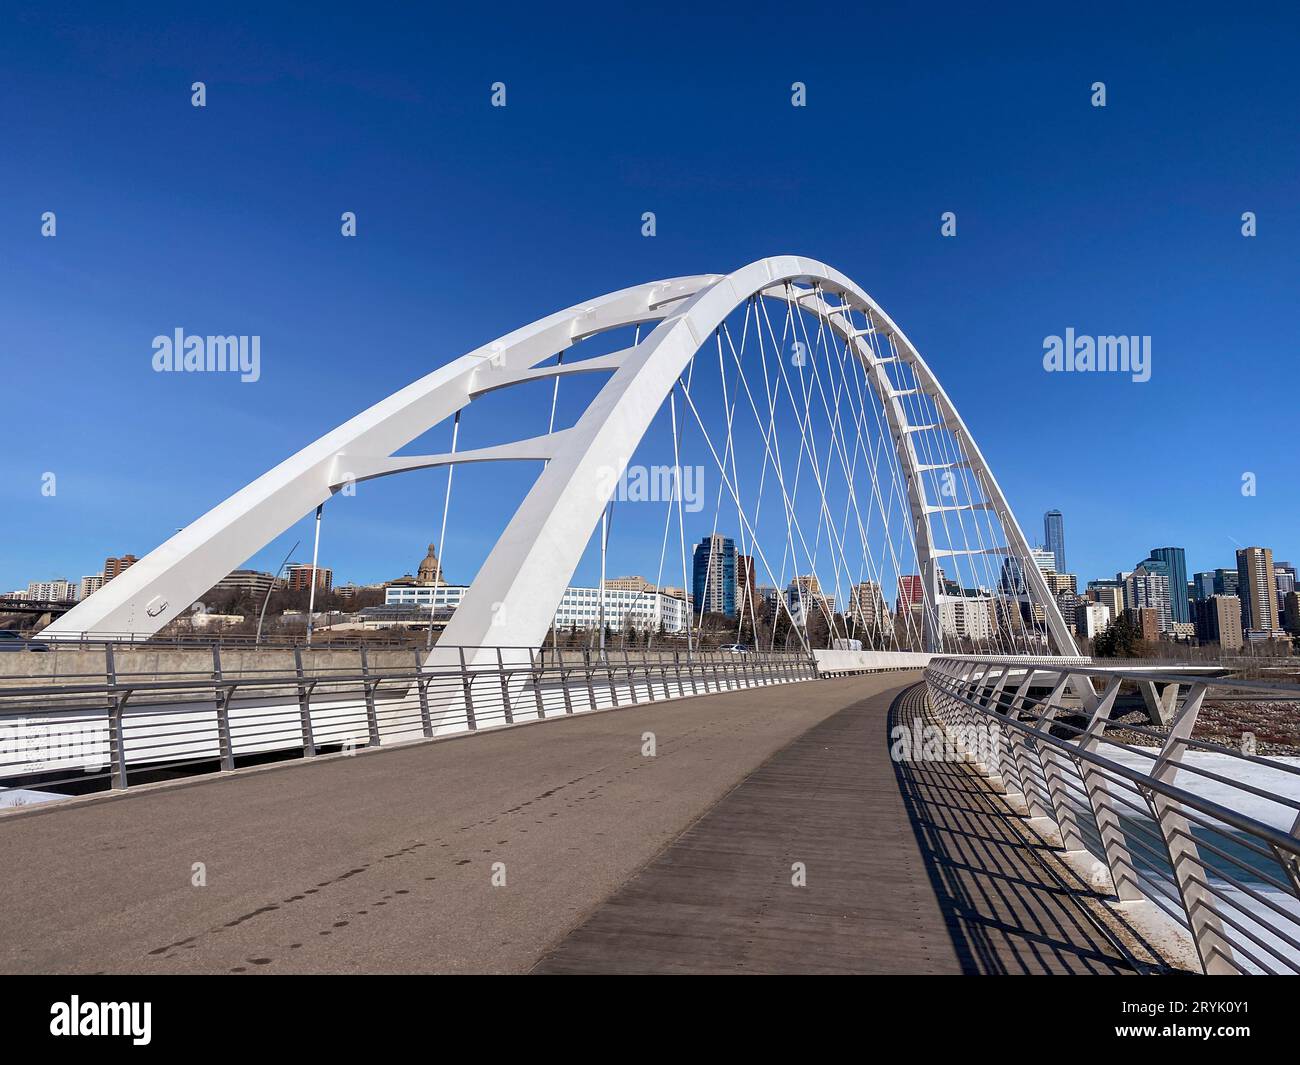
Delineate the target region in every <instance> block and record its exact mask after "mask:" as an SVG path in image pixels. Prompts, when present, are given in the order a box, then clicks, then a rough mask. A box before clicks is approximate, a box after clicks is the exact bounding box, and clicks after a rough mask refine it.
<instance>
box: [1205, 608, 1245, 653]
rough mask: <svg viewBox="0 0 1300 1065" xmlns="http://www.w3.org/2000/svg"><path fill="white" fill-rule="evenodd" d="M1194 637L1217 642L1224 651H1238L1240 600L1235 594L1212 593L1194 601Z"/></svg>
mask: <svg viewBox="0 0 1300 1065" xmlns="http://www.w3.org/2000/svg"><path fill="white" fill-rule="evenodd" d="M1195 614H1196V638H1197V639H1198V640H1200V641H1201V642H1202V643H1217V644H1218V645H1219V647H1220V648H1221V649H1222V650H1224V651H1240V650H1241V648H1242V646H1243V641H1242V632H1241V600H1239V599H1238V598H1237V597H1236V596H1235V595H1212V596H1210V597H1209V598H1208V599H1198V600H1197V601H1196V611H1195Z"/></svg>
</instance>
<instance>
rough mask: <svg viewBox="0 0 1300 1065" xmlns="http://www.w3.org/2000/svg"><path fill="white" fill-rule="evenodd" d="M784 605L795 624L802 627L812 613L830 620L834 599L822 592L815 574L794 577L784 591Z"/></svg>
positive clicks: (833, 611) (833, 608)
mask: <svg viewBox="0 0 1300 1065" xmlns="http://www.w3.org/2000/svg"><path fill="white" fill-rule="evenodd" d="M785 603H786V606H787V607H789V609H790V616H791V617H792V618H794V620H795V622H796V624H799V625H804V624H806V623H807V620H808V618H809V617H810V616H811V615H812V614H813V612H814V611H819V612H821V613H822V614H823V615H825V616H826V618H827V619H829V618H830V616H831V615H832V614H834V613H835V599H834V598H833V597H829V596H827V595H826V594H825V593H824V592H823V591H822V586H821V581H819V580H818V579H817V576H816V574H807V575H805V576H802V577H795V578H794V580H792V581H791V582H790V583H789V584H788V585H787V586H786V589H785Z"/></svg>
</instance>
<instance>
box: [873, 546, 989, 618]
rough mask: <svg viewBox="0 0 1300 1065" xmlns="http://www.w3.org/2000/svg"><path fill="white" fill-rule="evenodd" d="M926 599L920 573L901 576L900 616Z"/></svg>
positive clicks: (898, 604)
mask: <svg viewBox="0 0 1300 1065" xmlns="http://www.w3.org/2000/svg"><path fill="white" fill-rule="evenodd" d="M1007 561H1010V559H1008V560H1007ZM924 598H925V583H924V582H923V581H922V580H921V575H920V574H919V573H904V574H901V575H900V576H899V578H898V601H897V610H898V612H899V613H900V614H901V613H903V611H905V610H907V609H908V608H909V607H913V606H918V605H919V604H920V603H921V602H922V600H924Z"/></svg>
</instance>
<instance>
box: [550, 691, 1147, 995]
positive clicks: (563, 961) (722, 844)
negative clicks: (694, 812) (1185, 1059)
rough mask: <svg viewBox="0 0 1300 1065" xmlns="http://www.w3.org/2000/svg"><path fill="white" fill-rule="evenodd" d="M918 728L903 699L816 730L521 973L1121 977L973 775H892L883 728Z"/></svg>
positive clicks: (1088, 921) (919, 767) (877, 700)
mask: <svg viewBox="0 0 1300 1065" xmlns="http://www.w3.org/2000/svg"><path fill="white" fill-rule="evenodd" d="M792 694H793V695H797V693H792ZM924 714H925V710H924V698H923V695H922V688H921V687H920V685H915V686H912V687H908V688H906V689H904V690H902V691H898V690H895V691H890V692H885V693H882V694H879V695H873V696H869V697H867V698H864V699H862V700H861V701H858V702H856V703H854V704H852V705H849V706H848V707H847V708H845V709H844V710H841V711H840V712H839V713H837V714H835V715H834V716H832V717H830V718H828V719H827V720H825V721H823V722H821V723H820V724H818V725H815V726H813V727H812V728H811V729H809V731H807V732H806V733H804V734H803V735H802V736H800V737H799V738H798V739H796V740H794V741H793V742H792V743H790V744H789V745H788V746H787V747H785V748H784V749H783V750H781V751H780V752H778V753H777V754H776V755H774V756H773V757H772V758H770V759H769V760H768V761H767V762H766V763H765V764H764V765H763V766H761V767H760V768H759V769H758V770H756V771H755V772H754V773H752V774H751V775H749V776H748V777H747V778H746V779H745V780H744V781H742V782H741V783H740V784H739V785H738V786H737V787H735V788H734V789H733V790H732V791H731V792H730V793H729V794H728V795H727V796H726V797H725V798H723V799H722V800H721V801H720V802H719V803H718V804H717V805H715V806H714V807H713V808H712V809H711V810H709V811H708V812H707V813H706V814H705V815H704V816H703V817H701V818H700V819H699V820H698V821H697V822H696V823H695V824H694V825H693V826H691V827H690V828H689V829H687V830H686V831H685V832H684V833H683V834H682V835H681V836H680V837H678V838H677V839H676V840H675V841H674V842H673V843H671V844H670V845H669V846H668V847H667V848H665V849H664V850H663V851H661V852H660V853H659V855H658V856H657V857H656V858H654V859H653V860H652V861H651V862H650V863H649V864H648V865H646V866H645V867H644V868H643V869H642V870H641V871H640V872H639V873H638V874H637V875H636V876H635V877H633V878H632V879H631V880H629V881H628V882H627V883H626V884H624V885H623V886H622V887H621V888H620V889H619V890H618V891H616V892H615V893H614V894H613V895H612V896H611V897H609V898H608V899H607V900H606V901H604V902H603V903H601V904H600V905H599V906H598V907H596V909H595V910H594V911H593V912H592V913H591V914H590V915H589V916H588V917H587V919H586V920H584V921H583V922H582V923H581V924H580V925H579V926H578V927H576V928H575V929H574V930H573V931H572V932H571V933H570V934H569V935H568V936H566V937H565V938H564V939H563V940H562V941H561V942H560V943H559V944H558V945H557V946H556V947H555V948H554V949H553V950H551V951H550V952H549V953H548V954H547V955H546V956H545V957H544V958H542V959H541V961H540V962H539V963H538V964H537V966H535V968H534V970H533V971H534V972H539V973H735V972H752V973H1129V972H1134V971H1135V964H1134V962H1133V961H1132V959H1131V958H1130V956H1129V955H1128V953H1127V951H1126V950H1125V949H1124V948H1123V947H1122V946H1120V945H1119V944H1118V942H1117V941H1116V939H1115V938H1114V937H1113V936H1112V935H1111V934H1110V933H1109V932H1107V931H1106V930H1104V929H1103V927H1101V926H1100V925H1099V924H1098V923H1097V922H1096V921H1095V920H1094V919H1093V917H1092V916H1091V912H1090V910H1089V909H1088V908H1087V907H1086V905H1085V904H1084V903H1083V901H1082V900H1081V899H1080V898H1079V896H1078V895H1077V894H1076V893H1075V891H1076V889H1077V888H1078V887H1079V886H1080V885H1078V884H1069V885H1068V886H1067V885H1066V884H1065V883H1063V882H1062V880H1061V879H1060V871H1059V870H1058V869H1057V868H1056V863H1055V862H1053V861H1052V860H1050V859H1047V858H1045V856H1043V855H1041V854H1040V853H1038V851H1039V850H1040V849H1041V848H1035V847H1027V846H1025V844H1024V841H1023V839H1022V837H1021V835H1020V834H1019V833H1018V832H1017V831H1016V830H1015V829H1014V828H1013V827H1012V825H1011V824H1010V821H1009V817H1008V814H1007V813H1006V812H1005V809H1004V807H1003V806H1002V804H1001V802H1000V800H998V799H997V798H996V797H995V796H994V795H992V794H991V793H990V792H989V791H988V789H987V787H986V786H985V785H984V784H983V782H982V781H981V780H980V779H979V778H978V777H977V776H976V775H975V774H974V773H973V772H972V771H971V770H969V769H968V768H967V767H965V766H963V765H960V764H946V763H895V762H893V761H892V760H891V759H890V757H889V743H888V734H889V729H890V727H892V725H893V724H895V723H898V722H901V721H906V722H909V723H910V722H911V721H913V720H914V719H915V718H916V717H917V716H922V717H923V716H924ZM795 863H803V867H804V869H805V870H806V886H803V887H796V886H794V885H793V883H792V878H793V877H794V876H795V873H794V871H793V867H794V865H795Z"/></svg>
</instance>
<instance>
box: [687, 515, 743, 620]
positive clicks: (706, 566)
mask: <svg viewBox="0 0 1300 1065" xmlns="http://www.w3.org/2000/svg"><path fill="white" fill-rule="evenodd" d="M691 590H692V592H693V594H694V599H695V610H696V612H697V613H699V614H725V615H727V617H734V616H735V614H736V543H735V541H734V540H732V539H731V538H730V537H726V536H719V535H718V534H717V533H714V534H713V535H712V536H706V537H705V538H704V539H703V540H701V541H700V542H699V543H698V544H696V545H695V556H694V572H693V574H692V586H691Z"/></svg>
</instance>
